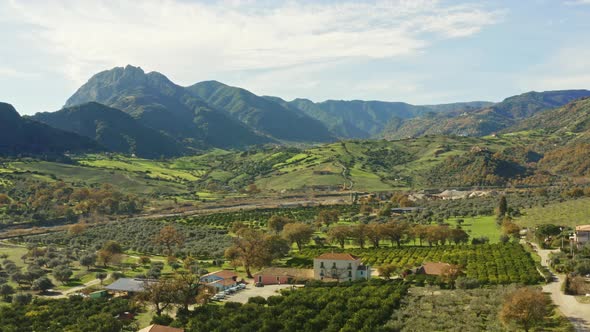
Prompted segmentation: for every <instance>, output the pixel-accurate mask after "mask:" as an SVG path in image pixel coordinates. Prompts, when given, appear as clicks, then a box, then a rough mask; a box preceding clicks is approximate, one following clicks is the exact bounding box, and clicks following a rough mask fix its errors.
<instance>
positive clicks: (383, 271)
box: [377, 264, 397, 280]
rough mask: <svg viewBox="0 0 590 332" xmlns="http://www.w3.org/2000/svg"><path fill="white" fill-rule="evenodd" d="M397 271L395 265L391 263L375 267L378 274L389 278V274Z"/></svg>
mask: <svg viewBox="0 0 590 332" xmlns="http://www.w3.org/2000/svg"><path fill="white" fill-rule="evenodd" d="M396 271H397V266H395V265H393V264H383V265H381V266H379V268H377V272H378V273H379V276H381V277H383V278H385V279H388V280H389V279H391V276H392V275H393V274H394V273H395V272H396Z"/></svg>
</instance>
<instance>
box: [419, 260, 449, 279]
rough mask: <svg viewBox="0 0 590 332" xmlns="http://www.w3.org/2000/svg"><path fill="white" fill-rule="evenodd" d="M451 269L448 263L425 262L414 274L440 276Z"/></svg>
mask: <svg viewBox="0 0 590 332" xmlns="http://www.w3.org/2000/svg"><path fill="white" fill-rule="evenodd" d="M450 268H451V264H448V263H441V262H438V263H435V262H426V263H424V264H422V266H421V267H419V268H418V270H417V271H416V273H418V274H427V275H431V276H441V275H443V274H445V273H447V272H448V271H449V269H450Z"/></svg>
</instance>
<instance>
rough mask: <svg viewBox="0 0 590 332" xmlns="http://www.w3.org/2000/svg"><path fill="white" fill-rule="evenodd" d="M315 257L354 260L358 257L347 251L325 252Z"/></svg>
mask: <svg viewBox="0 0 590 332" xmlns="http://www.w3.org/2000/svg"><path fill="white" fill-rule="evenodd" d="M316 259H330V260H335V261H356V260H357V259H358V258H356V257H354V256H353V255H351V254H348V253H338V252H327V253H324V254H321V255H319V256H318V257H316Z"/></svg>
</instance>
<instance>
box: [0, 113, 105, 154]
mask: <svg viewBox="0 0 590 332" xmlns="http://www.w3.org/2000/svg"><path fill="white" fill-rule="evenodd" d="M104 150H105V149H104V147H102V146H100V145H99V144H97V143H96V142H94V141H92V140H91V139H88V138H85V137H81V136H79V135H77V134H74V133H69V132H66V131H63V130H59V129H55V128H52V127H49V126H47V125H45V124H42V123H39V122H37V121H33V120H30V119H26V118H21V116H20V115H19V114H18V112H17V111H16V110H15V109H14V107H12V105H10V104H6V103H0V155H12V156H17V155H22V156H26V155H36V156H39V155H61V154H63V153H65V152H92V151H104Z"/></svg>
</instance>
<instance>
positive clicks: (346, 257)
mask: <svg viewBox="0 0 590 332" xmlns="http://www.w3.org/2000/svg"><path fill="white" fill-rule="evenodd" d="M313 274H314V279H316V280H326V281H354V280H360V279H369V278H371V268H370V267H369V266H368V265H364V264H363V263H362V262H361V260H360V259H359V258H357V257H355V256H353V255H351V254H348V253H334V252H333V253H324V254H321V255H320V256H318V257H316V258H314V260H313Z"/></svg>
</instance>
